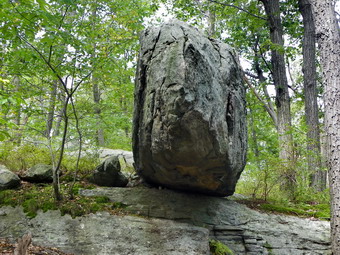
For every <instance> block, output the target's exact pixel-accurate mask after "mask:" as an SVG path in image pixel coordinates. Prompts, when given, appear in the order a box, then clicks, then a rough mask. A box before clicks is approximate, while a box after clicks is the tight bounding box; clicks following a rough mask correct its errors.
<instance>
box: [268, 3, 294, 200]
mask: <svg viewBox="0 0 340 255" xmlns="http://www.w3.org/2000/svg"><path fill="white" fill-rule="evenodd" d="M261 2H262V3H263V4H264V8H265V12H266V15H267V18H268V24H269V29H270V40H271V42H272V43H273V44H274V46H276V47H273V48H272V50H271V64H272V75H273V80H274V85H275V91H276V101H275V103H276V108H277V126H278V133H279V143H280V153H279V154H280V158H281V159H282V161H283V165H284V168H285V170H284V173H283V176H282V178H283V180H282V185H281V188H282V190H284V191H285V192H286V193H287V194H288V195H290V196H291V195H293V193H294V190H295V183H296V182H295V170H294V168H293V166H292V159H293V155H294V153H293V136H292V134H291V132H290V131H291V111H290V98H289V92H288V80H287V75H286V64H285V58H284V53H283V50H281V51H280V50H278V49H277V46H279V47H282V48H283V46H284V41H283V28H282V23H281V18H280V3H279V0H261Z"/></svg>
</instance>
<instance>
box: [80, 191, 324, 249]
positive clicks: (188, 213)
mask: <svg viewBox="0 0 340 255" xmlns="http://www.w3.org/2000/svg"><path fill="white" fill-rule="evenodd" d="M80 193H81V194H82V195H85V196H98V195H100V196H108V197H109V198H110V200H111V201H114V202H122V203H124V204H126V205H127V206H128V207H127V208H126V209H127V210H130V211H131V212H132V213H137V214H140V215H144V216H148V217H155V218H163V219H172V220H175V221H180V222H186V223H190V224H193V225H196V226H203V227H206V228H207V229H209V230H210V238H213V239H218V240H220V241H222V242H223V243H225V244H227V245H228V246H229V247H230V248H231V249H232V250H233V251H234V252H235V254H242V255H244V254H247V255H248V254H276V255H289V254H292V255H303V254H309V255H317V254H323V255H325V254H331V251H330V224H329V222H327V221H319V220H312V219H304V218H298V217H294V216H285V215H274V214H267V213H260V212H258V211H255V210H252V209H249V208H248V207H246V206H245V205H243V204H239V203H237V202H235V201H231V200H227V199H226V198H219V197H212V196H204V195H199V194H190V193H184V192H176V191H172V190H164V189H163V190H159V189H150V188H142V187H140V188H136V187H135V188H107V189H105V188H100V189H94V190H81V191H80ZM270 252H272V253H270Z"/></svg>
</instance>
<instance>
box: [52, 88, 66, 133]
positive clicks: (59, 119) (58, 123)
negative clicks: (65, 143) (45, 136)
mask: <svg viewBox="0 0 340 255" xmlns="http://www.w3.org/2000/svg"><path fill="white" fill-rule="evenodd" d="M57 95H58V100H59V101H60V104H61V105H62V106H61V108H60V109H59V111H58V113H57V118H56V121H55V126H54V131H53V136H59V134H60V126H61V122H62V120H63V105H64V104H65V100H66V96H65V92H64V90H63V88H61V90H60V92H59V93H57Z"/></svg>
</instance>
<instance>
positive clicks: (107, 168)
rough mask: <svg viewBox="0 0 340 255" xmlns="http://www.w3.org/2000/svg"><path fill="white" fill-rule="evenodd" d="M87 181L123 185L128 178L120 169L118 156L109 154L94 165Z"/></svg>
mask: <svg viewBox="0 0 340 255" xmlns="http://www.w3.org/2000/svg"><path fill="white" fill-rule="evenodd" d="M89 181H90V182H92V183H94V184H97V185H99V186H107V187H125V186H126V185H127V183H128V178H127V177H126V176H125V175H124V174H123V173H122V172H121V171H120V163H119V158H118V156H111V157H109V158H107V159H105V160H104V161H103V162H102V163H101V164H100V165H99V166H97V167H96V169H95V170H94V172H93V174H92V176H91V177H90V178H89Z"/></svg>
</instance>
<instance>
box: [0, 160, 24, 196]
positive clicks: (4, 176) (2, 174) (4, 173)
mask: <svg viewBox="0 0 340 255" xmlns="http://www.w3.org/2000/svg"><path fill="white" fill-rule="evenodd" d="M18 186H20V178H19V177H18V176H17V175H16V174H15V173H13V172H12V171H10V170H8V169H7V167H6V166H4V165H0V190H6V189H12V188H16V187H18Z"/></svg>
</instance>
